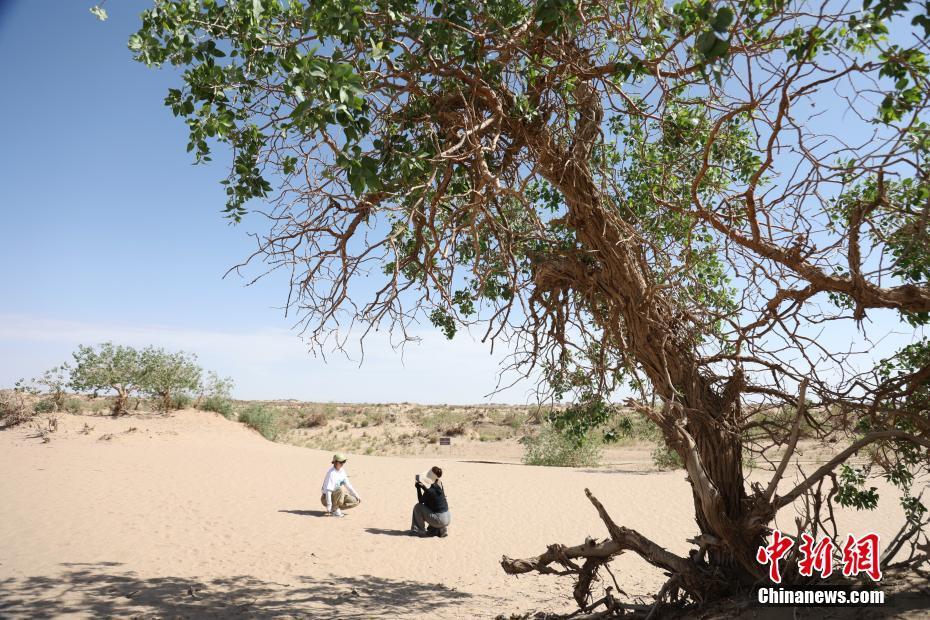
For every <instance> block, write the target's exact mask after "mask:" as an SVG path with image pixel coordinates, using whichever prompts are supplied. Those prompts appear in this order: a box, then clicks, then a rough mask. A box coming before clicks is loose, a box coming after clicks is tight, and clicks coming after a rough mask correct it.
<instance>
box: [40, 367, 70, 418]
mask: <svg viewBox="0 0 930 620" xmlns="http://www.w3.org/2000/svg"><path fill="white" fill-rule="evenodd" d="M32 381H33V383H35V384H36V385H37V386H39V389H40V390H42V392H44V393H45V394H47V399H48V400H49V401H50V402H51V404H52V407H53V408H52V411H64V410H65V398H66V397H67V395H68V392H67V387H68V383H69V382H70V381H71V367H70V366H69V365H68V364H62V365H61V366H55V367H54V368H50V369H48V370H46V371H45V372H44V373H42V376H41V377H37V378H35V379H33V380H32Z"/></svg>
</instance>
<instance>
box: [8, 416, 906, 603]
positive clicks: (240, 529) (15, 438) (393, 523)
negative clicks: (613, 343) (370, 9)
mask: <svg viewBox="0 0 930 620" xmlns="http://www.w3.org/2000/svg"><path fill="white" fill-rule="evenodd" d="M89 427H93V428H89ZM329 456H330V454H329V453H324V452H321V451H316V450H309V449H306V448H298V447H293V446H285V445H280V444H275V443H271V442H268V441H266V440H264V439H263V438H262V437H260V436H259V435H258V434H257V433H255V432H253V431H251V430H249V429H247V428H245V427H243V426H241V425H238V424H235V423H232V422H229V421H227V420H226V419H224V418H222V417H220V416H218V415H216V414H211V413H204V412H200V411H182V412H178V413H176V414H174V415H172V416H171V417H168V418H162V417H160V416H153V417H151V418H126V419H117V420H114V419H110V418H102V417H85V416H62V417H61V422H60V427H59V430H58V431H57V432H56V433H54V434H53V439H52V441H51V443H47V444H43V443H41V442H40V441H39V440H38V439H36V438H33V437H30V432H29V431H28V429H15V430H10V431H5V432H2V433H0V471H2V477H0V583H2V589H0V616H2V617H33V616H42V615H45V616H68V615H73V616H76V617H81V616H95V617H101V616H111V615H134V614H146V615H157V616H162V617H164V616H168V617H175V616H186V617H210V616H223V617H225V616H230V615H237V614H242V615H246V616H275V617H282V616H309V617H314V618H375V617H380V618H398V617H435V618H466V617H494V616H496V615H498V614H500V613H507V614H510V613H518V612H524V611H528V610H535V609H547V610H553V611H556V610H566V611H568V610H571V609H573V607H574V604H573V602H572V601H571V600H570V598H569V597H570V591H571V586H570V583H571V582H570V581H569V580H567V578H554V577H541V576H523V577H520V578H514V577H508V576H506V575H504V573H503V572H502V570H501V569H500V566H499V564H498V562H499V560H500V557H501V555H502V554H507V555H511V556H515V557H523V556H528V555H535V554H537V553H541V552H542V551H544V550H545V546H546V544H548V543H551V542H556V541H559V542H566V543H572V544H574V543H577V542H581V541H582V540H583V539H584V537H585V536H586V535H588V534H590V535H592V536H596V537H603V536H605V529H604V527H603V525H602V524H601V523H600V521H599V520H598V518H597V515H596V513H595V511H594V510H593V509H592V507H591V506H590V504H589V503H588V502H587V500H586V499H585V497H584V492H583V489H584V488H585V487H589V488H590V489H591V490H592V491H593V492H594V493H595V494H596V495H597V496H598V497H599V498H600V499H601V501H602V502H603V503H604V504H605V506H607V507H608V509H609V510H610V511H611V513H612V515H613V517H614V519H615V520H616V521H617V522H618V523H620V524H623V525H626V526H629V527H633V528H636V529H639V530H640V531H641V532H642V533H643V534H644V535H646V536H649V537H650V538H652V539H653V540H656V541H658V542H660V543H661V544H664V545H666V546H667V547H668V548H669V549H670V550H672V551H674V552H679V553H684V552H685V551H686V549H687V548H688V545H687V543H686V542H685V539H686V538H688V537H689V536H692V535H693V534H695V533H696V526H695V525H694V523H693V518H692V517H691V514H692V512H691V495H690V491H689V488H688V486H687V484H686V482H685V480H684V474H683V473H682V472H668V473H655V472H637V471H620V470H616V469H614V470H604V471H599V470H577V469H554V468H535V467H525V466H521V465H515V464H494V463H482V462H469V461H468V460H467V459H462V458H461V457H460V458H459V460H452V459H448V458H446V459H443V458H441V457H430V458H428V459H426V458H399V457H377V456H354V455H350V460H349V463H348V470H349V473H350V476H351V478H352V480H353V482H354V484H355V486H356V487H357V488H358V490H359V491H360V493H361V494H362V500H363V501H362V504H361V506H360V507H359V508H358V509H355V510H353V511H351V512H350V513H349V514H348V516H347V517H346V518H344V519H332V518H325V517H323V516H322V514H323V513H322V507H321V506H320V505H319V485H320V481H321V478H322V474H323V472H324V470H325V468H326V466H327V464H328V461H329ZM434 463H436V464H440V465H441V466H442V467H443V468H444V469H445V470H446V476H445V478H444V479H445V480H446V487H447V492H448V496H449V502H450V506H451V509H452V513H453V523H452V527H451V528H450V536H449V537H448V538H445V539H435V538H431V539H416V538H411V537H409V536H407V535H406V530H407V528H408V527H409V525H410V510H411V508H412V505H413V503H414V501H415V491H414V488H413V475H414V474H415V473H417V472H419V471H422V470H424V469H426V467H427V466H428V465H431V464H434ZM883 490H884V489H883ZM888 493H889V495H888V499H891V497H892V496H893V495H891V493H893V492H890V491H889V492H888ZM792 517H793V515H789V514H785V515H784V517H783V518H784V519H785V521H786V523H785V524H784V525H788V524H789V523H790V522H791V519H792ZM900 523H901V516H900V512H899V511H898V510H896V501H884V502H883V503H882V506H881V507H880V509H879V511H877V512H873V513H855V514H844V515H843V519H842V522H841V524H842V526H843V528H844V529H845V531H851V532H855V533H865V532H866V531H870V530H876V531H879V532H880V533H881V534H883V535H884V536H890V535H891V534H892V533H893V532H894V531H896V528H897V527H898V526H899V525H900ZM614 567H615V569H616V570H615V571H614V572H615V574H616V575H617V579H618V580H619V581H620V584H621V586H622V587H623V589H624V590H625V591H626V592H627V593H628V594H630V595H631V596H642V597H647V596H648V595H649V594H650V593H653V592H655V591H656V590H657V588H658V587H659V586H660V585H661V584H662V582H663V576H662V575H661V574H660V573H659V571H657V570H655V569H653V568H652V567H650V566H648V565H647V564H645V563H644V562H642V561H641V560H639V559H638V558H636V557H634V556H633V555H632V554H626V555H624V556H622V557H621V558H619V559H618V560H617V561H616V562H615V563H614Z"/></svg>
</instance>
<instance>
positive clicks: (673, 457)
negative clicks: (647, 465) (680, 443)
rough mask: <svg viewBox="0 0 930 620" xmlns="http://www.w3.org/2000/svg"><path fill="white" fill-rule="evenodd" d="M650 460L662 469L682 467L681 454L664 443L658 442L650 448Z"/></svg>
mask: <svg viewBox="0 0 930 620" xmlns="http://www.w3.org/2000/svg"><path fill="white" fill-rule="evenodd" d="M652 462H653V463H654V464H655V466H656V467H658V468H659V469H662V470H668V469H682V468H683V467H684V463H682V462H681V456H679V454H678V453H677V452H675V451H674V450H672V449H671V448H669V447H668V446H666V445H665V444H664V443H660V444H659V445H657V446H656V447H655V448H654V449H653V450H652Z"/></svg>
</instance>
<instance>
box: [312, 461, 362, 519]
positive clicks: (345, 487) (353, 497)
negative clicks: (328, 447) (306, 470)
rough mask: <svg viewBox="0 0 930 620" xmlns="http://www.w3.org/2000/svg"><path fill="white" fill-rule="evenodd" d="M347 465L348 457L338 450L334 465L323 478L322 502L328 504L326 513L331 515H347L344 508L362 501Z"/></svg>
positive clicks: (352, 506) (346, 508)
mask: <svg viewBox="0 0 930 620" xmlns="http://www.w3.org/2000/svg"><path fill="white" fill-rule="evenodd" d="M345 465H346V457H345V456H343V455H342V454H341V453H338V452H337V453H336V454H334V455H333V464H332V467H330V468H329V469H328V470H327V471H326V476H325V477H324V478H323V488H322V495H321V496H320V502H321V503H322V504H323V505H324V506H326V514H327V515H329V516H333V517H342V516H345V515H344V513H343V512H342V511H343V510H348V509H349V508H355V507H356V506H358V504H359V502H361V501H362V498H361V497H359V495H358V491H356V490H355V488H354V487H353V486H352V483H351V482H349V474H348V472H347V471H346V468H345Z"/></svg>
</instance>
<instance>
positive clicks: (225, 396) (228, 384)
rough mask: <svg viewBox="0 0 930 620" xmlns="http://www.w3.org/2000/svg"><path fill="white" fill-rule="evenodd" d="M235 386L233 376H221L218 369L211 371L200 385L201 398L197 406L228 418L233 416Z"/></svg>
mask: <svg viewBox="0 0 930 620" xmlns="http://www.w3.org/2000/svg"><path fill="white" fill-rule="evenodd" d="M234 386H235V384H234V383H233V380H232V377H220V375H219V374H218V373H217V372H216V371H213V370H211V371H209V372H208V373H207V378H206V380H205V381H204V382H203V383H202V384H201V386H200V394H201V398H198V399H197V404H196V405H195V406H196V407H197V408H199V409H203V410H204V411H215V412H216V413H219V414H220V415H222V416H224V417H226V418H230V419H231V418H233V402H232V390H233V387H234Z"/></svg>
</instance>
